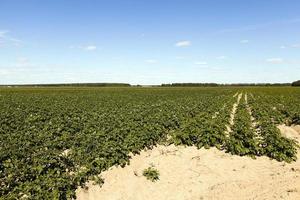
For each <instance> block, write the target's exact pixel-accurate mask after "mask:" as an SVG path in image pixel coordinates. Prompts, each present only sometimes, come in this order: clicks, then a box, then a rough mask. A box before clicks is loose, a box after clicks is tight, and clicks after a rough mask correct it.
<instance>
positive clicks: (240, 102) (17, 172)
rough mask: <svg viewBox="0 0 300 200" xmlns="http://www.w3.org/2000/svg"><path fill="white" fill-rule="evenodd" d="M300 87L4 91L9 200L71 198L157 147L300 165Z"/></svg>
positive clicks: (2, 159)
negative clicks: (290, 133) (287, 132)
mask: <svg viewBox="0 0 300 200" xmlns="http://www.w3.org/2000/svg"><path fill="white" fill-rule="evenodd" d="M280 124H286V125H292V124H300V89H298V88H291V87H278V88H276V87H219V88H210V87H207V88H204V87H203V88H197V87H194V88H189V87H186V88H180V87H178V88H177V87H174V88H168V87H166V88H162V87H161V88H160V87H156V88H139V87H137V88H130V87H129V88H89V87H81V88H80V87H77V88H76V87H69V88H68V87H57V88H51V87H45V88H25V87H24V88H0V199H72V198H76V196H75V190H76V188H78V187H80V186H84V184H85V183H86V182H87V181H88V180H93V181H95V183H99V184H101V183H102V182H103V181H105V180H103V179H101V177H99V176H98V175H99V174H101V172H103V171H105V170H107V169H108V168H110V167H111V166H114V165H120V166H125V165H127V164H130V163H129V161H130V157H131V155H133V154H138V153H139V152H140V151H141V150H143V149H145V148H152V147H153V146H155V145H156V144H165V145H169V144H175V145H188V146H196V147H197V148H210V147H216V148H218V149H219V150H220V151H224V152H228V153H230V154H234V155H240V156H250V157H252V158H253V159H255V158H256V157H258V156H267V157H269V158H270V159H276V160H277V161H279V162H293V161H295V160H296V159H297V157H296V154H297V149H298V147H299V145H298V143H297V142H296V141H294V140H292V139H288V138H287V137H285V136H283V135H282V134H281V133H280V131H279V129H278V128H277V125H280Z"/></svg>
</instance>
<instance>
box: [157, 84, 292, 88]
mask: <svg viewBox="0 0 300 200" xmlns="http://www.w3.org/2000/svg"><path fill="white" fill-rule="evenodd" d="M222 86H223V87H242V86H264V87H268V86H291V83H232V84H218V83H170V84H162V85H161V87H222Z"/></svg>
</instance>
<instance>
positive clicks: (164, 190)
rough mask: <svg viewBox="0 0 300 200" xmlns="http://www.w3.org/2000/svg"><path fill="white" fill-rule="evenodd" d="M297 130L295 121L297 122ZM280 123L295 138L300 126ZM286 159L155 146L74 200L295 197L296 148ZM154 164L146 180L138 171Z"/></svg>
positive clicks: (299, 180) (298, 183)
mask: <svg viewBox="0 0 300 200" xmlns="http://www.w3.org/2000/svg"><path fill="white" fill-rule="evenodd" d="M299 129H300V126H299ZM299 129H298V131H297V129H296V128H294V127H293V128H290V127H287V128H286V127H284V128H283V129H282V131H283V134H285V135H287V136H289V137H292V138H297V139H298V141H300V130H299ZM298 158H299V159H298V160H297V162H293V163H291V164H286V163H283V162H277V161H275V160H270V159H269V158H267V157H259V158H257V159H255V160H254V159H252V158H249V157H240V156H233V155H230V154H228V153H224V152H222V151H219V150H217V149H216V148H211V149H208V150H205V149H200V150H198V149H196V148H195V147H183V146H179V147H175V146H173V145H171V146H167V147H166V146H158V147H155V148H154V149H152V150H149V151H143V152H142V153H141V154H140V155H137V156H134V157H133V158H132V160H131V162H130V165H129V166H126V167H125V168H121V167H113V168H111V169H110V170H108V171H106V172H105V173H103V174H102V176H103V177H104V179H105V183H104V185H103V186H102V188H100V187H99V186H94V185H92V184H91V183H89V184H88V185H89V190H87V191H86V190H84V189H79V190H77V197H78V199H79V200H94V199H101V200H194V199H195V200H196V199H197V200H199V199H222V200H229V199H230V200H231V199H239V200H244V199H289V200H299V199H300V152H298ZM151 165H154V166H155V168H156V169H158V170H159V172H160V180H158V181H157V182H154V183H153V182H151V181H148V180H146V178H145V177H144V176H142V171H143V170H144V169H145V168H147V167H149V166H151Z"/></svg>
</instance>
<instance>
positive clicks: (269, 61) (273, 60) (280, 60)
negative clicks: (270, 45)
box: [266, 58, 284, 64]
mask: <svg viewBox="0 0 300 200" xmlns="http://www.w3.org/2000/svg"><path fill="white" fill-rule="evenodd" d="M266 62H268V63H272V64H280V63H283V62H284V60H283V59H282V58H268V59H266Z"/></svg>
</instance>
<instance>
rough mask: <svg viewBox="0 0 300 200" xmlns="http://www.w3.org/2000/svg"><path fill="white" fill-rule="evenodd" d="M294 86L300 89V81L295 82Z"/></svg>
mask: <svg viewBox="0 0 300 200" xmlns="http://www.w3.org/2000/svg"><path fill="white" fill-rule="evenodd" d="M292 86H298V87H299V86H300V80H298V81H295V82H293V83H292Z"/></svg>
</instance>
